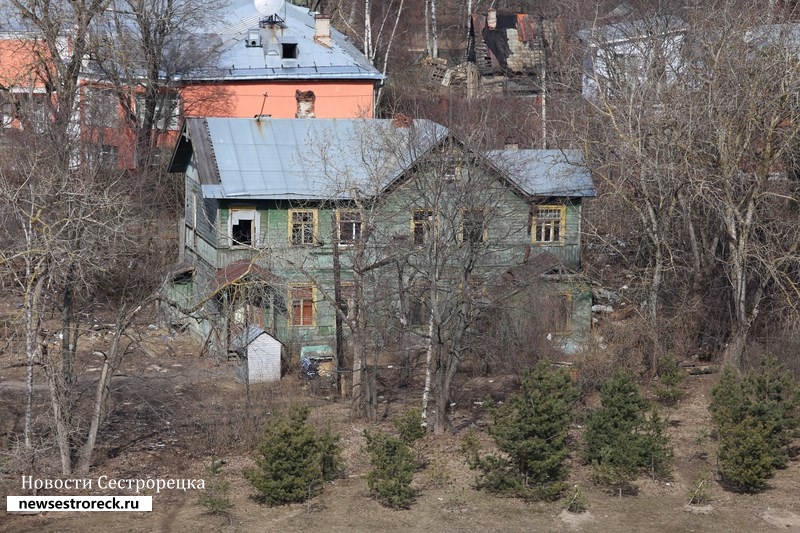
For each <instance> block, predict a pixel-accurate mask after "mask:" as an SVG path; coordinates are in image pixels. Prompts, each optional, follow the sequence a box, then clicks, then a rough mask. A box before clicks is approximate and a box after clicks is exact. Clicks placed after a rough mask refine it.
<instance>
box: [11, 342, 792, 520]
mask: <svg viewBox="0 0 800 533" xmlns="http://www.w3.org/2000/svg"><path fill="white" fill-rule="evenodd" d="M147 343H148V344H147V345H146V347H145V348H144V349H142V350H139V351H138V352H136V353H135V355H134V357H132V358H131V360H130V362H129V363H128V365H127V366H126V367H125V368H124V369H123V370H122V371H121V372H120V375H119V376H117V377H116V378H115V385H116V393H115V395H114V399H113V400H114V405H115V411H114V414H113V415H112V416H111V418H110V420H109V423H108V425H107V427H106V428H105V429H104V430H103V433H102V434H101V435H100V442H101V444H100V446H99V448H98V450H97V458H96V466H95V468H94V470H93V472H92V473H91V475H90V476H89V477H90V478H92V479H96V478H97V477H99V476H101V475H107V476H109V477H113V478H147V477H152V478H167V479H169V478H175V479H200V478H207V474H206V472H205V465H206V464H207V463H208V461H209V459H210V457H211V455H212V453H213V454H214V455H216V456H217V457H219V458H221V459H223V460H224V461H225V464H224V466H223V475H224V477H225V479H227V480H228V481H229V482H230V497H231V499H232V502H233V508H232V511H231V512H230V514H229V515H228V516H210V515H208V514H205V512H204V511H205V510H204V508H203V507H201V506H200V505H198V503H197V498H198V492H197V491H187V492H184V491H180V490H165V491H162V492H161V493H159V494H151V495H152V496H153V512H151V513H100V512H97V513H56V512H51V513H42V514H39V515H8V514H7V515H5V516H3V518H2V519H0V531H13V532H26V531H30V532H33V531H36V532H56V531H86V532H100V531H104V532H105V531H128V532H140V531H141V532H145V531H147V532H150V531H165V532H167V531H185V530H186V529H187V528H191V530H192V532H193V533H202V532H206V531H209V532H211V531H227V532H234V531H237V532H238V531H247V532H250V531H287V532H291V531H348V532H352V531H531V530H534V531H708V532H725V533H730V532H732V531H751V532H758V531H777V530H783V531H800V498H798V497H797V495H798V494H800V460H798V458H797V457H795V458H793V459H792V460H791V462H790V464H789V466H788V468H786V469H784V470H782V471H779V472H778V473H777V475H776V476H775V477H774V479H772V480H771V482H770V486H769V488H768V490H766V491H765V492H763V493H761V494H758V495H740V494H733V493H730V492H727V491H725V490H723V489H722V487H720V485H719V484H718V483H716V482H714V483H712V486H711V496H712V501H711V502H710V503H709V505H708V506H706V507H699V506H687V502H688V500H689V497H688V492H689V489H690V486H691V485H692V483H693V482H694V481H695V480H696V479H697V478H698V476H699V475H700V474H701V473H703V472H709V473H710V474H711V475H712V478H713V471H714V446H715V445H714V442H713V440H712V439H711V438H710V437H709V429H710V420H709V416H708V413H707V411H706V406H707V403H708V399H709V398H708V397H709V391H710V389H711V386H713V383H714V382H715V380H716V376H695V377H691V378H689V381H688V382H687V383H686V384H685V386H684V388H685V389H686V392H687V396H686V398H685V399H684V400H682V401H681V402H680V403H678V405H677V406H675V407H673V408H669V409H667V410H666V411H665V413H664V414H666V415H667V416H668V417H669V419H670V421H671V423H670V428H669V431H670V435H671V437H672V443H673V445H674V447H675V467H674V471H673V477H672V479H671V480H669V481H667V482H665V481H653V480H649V479H641V480H639V481H638V482H637V487H638V494H637V495H635V496H623V497H621V498H620V497H618V496H616V495H612V494H609V493H607V492H606V491H604V490H603V489H602V488H600V487H596V486H594V485H593V484H592V483H591V481H590V480H589V472H588V469H587V468H586V467H585V466H583V465H580V463H579V460H578V459H577V454H574V457H575V464H574V468H573V469H572V474H571V482H572V483H574V484H577V485H579V486H580V487H581V488H582V490H583V492H584V494H585V496H586V499H587V501H588V506H589V511H588V512H587V513H584V514H580V515H572V514H570V513H566V512H563V509H562V506H561V505H560V504H559V503H557V502H556V503H548V504H544V503H524V502H521V501H519V500H516V499H511V498H496V497H494V496H491V495H488V494H486V493H483V492H478V491H476V490H475V489H474V488H473V481H474V473H473V472H471V471H469V469H468V468H467V467H466V465H465V464H464V461H463V458H462V456H461V454H460V452H459V445H460V439H461V437H462V436H463V433H464V430H465V429H466V428H468V427H475V428H477V429H478V430H481V429H485V427H486V423H487V422H486V416H485V413H483V412H482V409H481V408H480V406H478V405H476V404H475V403H474V402H476V401H478V400H480V399H482V398H483V397H484V396H485V395H486V394H487V393H492V392H493V393H499V392H500V391H501V390H502V389H503V388H505V387H506V386H507V384H508V381H509V379H508V377H505V378H504V377H503V376H494V377H465V379H464V382H463V383H462V384H461V386H460V392H459V394H458V395H457V398H456V406H455V409H454V413H453V417H452V419H453V422H454V429H453V431H452V432H451V433H449V434H447V435H445V436H442V437H434V436H430V437H428V438H427V439H426V440H425V442H424V443H423V444H422V448H421V453H422V455H423V456H424V457H425V458H426V463H427V466H426V467H425V469H423V470H421V471H420V472H418V473H417V474H416V476H415V485H416V486H417V488H418V489H419V490H420V496H419V498H418V500H417V502H416V503H415V504H414V506H413V507H412V508H411V509H410V510H406V511H391V510H388V509H385V508H383V507H381V506H380V505H379V504H378V503H376V502H375V501H374V500H373V499H371V498H370V495H369V492H368V489H367V485H366V480H365V474H366V472H367V468H368V459H367V457H366V456H365V454H364V452H363V451H362V446H363V444H364V438H363V430H364V428H365V424H364V423H363V422H361V421H359V420H356V419H353V418H352V417H351V416H350V413H349V410H348V406H347V404H346V403H344V402H341V401H339V400H337V398H336V396H335V395H334V394H333V391H332V390H330V389H327V388H325V387H324V386H320V385H319V384H313V386H310V385H309V384H307V383H305V382H303V381H301V380H299V379H298V378H297V377H296V376H295V375H294V374H293V373H292V374H290V375H289V376H287V377H285V378H284V380H282V381H281V382H280V383H277V384H272V385H266V386H257V387H256V386H254V387H252V388H251V391H250V400H249V402H248V401H247V400H246V395H245V389H244V387H243V386H242V385H241V384H238V383H236V382H235V381H234V378H233V376H234V367H233V364H232V363H228V364H225V363H218V362H216V361H213V360H211V359H210V358H208V357H201V356H199V355H198V353H199V350H198V348H197V346H196V345H195V344H194V343H193V342H192V341H191V340H190V339H187V338H185V337H182V336H179V335H171V334H169V333H167V332H165V331H162V330H157V329H153V330H151V331H150V333H149V338H148V340H147ZM87 357H89V359H87V363H86V365H85V370H87V371H86V372H84V376H85V377H84V378H82V380H81V382H80V383H81V384H82V385H83V386H85V387H86V390H87V391H88V390H91V384H92V373H93V372H95V371H93V370H91V369H92V368H94V366H93V365H92V360H91V358H90V356H87ZM2 363H3V364H2V366H0V423H2V430H3V433H2V441H0V444H1V445H2V446H3V449H4V450H5V449H8V450H11V452H9V453H10V455H6V456H4V457H5V459H4V462H3V466H2V467H3V469H4V470H3V472H4V477H3V478H2V482H3V483H4V485H5V486H4V488H3V489H2V490H3V491H4V493H5V494H15V495H21V494H24V492H23V491H22V490H21V482H20V478H19V475H20V472H21V470H20V469H22V468H23V466H22V465H21V464H20V463H19V460H18V458H17V457H16V456H15V455H14V454H13V449H14V442H15V440H14V439H15V436H16V435H18V434H19V432H20V429H21V423H22V419H21V413H22V405H21V404H22V394H21V392H22V389H20V384H21V383H22V381H23V379H24V367H22V366H20V365H19V363H20V361H19V357H18V356H15V355H13V354H9V353H6V354H4V355H3V359H2ZM95 366H96V365H95ZM390 372H392V370H386V375H385V376H384V377H385V380H384V382H385V383H387V384H390V383H392V376H391V375H390ZM39 383H42V381H41V379H40V378H39ZM418 388H419V387H418V385H417V384H412V386H411V387H410V388H408V389H392V388H388V387H387V388H385V390H383V391H382V393H383V401H384V402H385V403H383V404H382V407H383V411H382V413H383V414H385V415H386V417H385V419H388V418H389V417H390V416H392V415H393V414H395V413H399V412H402V411H403V409H404V408H405V405H407V403H408V402H416V401H417V398H418V397H419V392H420V391H419V390H418ZM37 394H38V396H39V398H38V399H39V400H40V401H41V402H44V400H45V398H44V394H45V391H44V390H37ZM288 403H304V404H307V405H309V406H311V407H312V419H313V421H315V422H317V423H322V422H324V421H330V422H331V423H332V425H333V427H334V429H335V430H336V431H337V432H338V433H339V434H340V435H341V437H342V441H341V442H342V445H343V447H344V458H345V462H346V471H345V475H344V477H342V478H341V479H338V480H336V481H334V482H332V483H330V484H329V485H328V486H326V487H325V490H324V492H323V494H322V495H320V496H318V497H316V498H314V499H312V500H311V501H310V502H308V503H306V504H297V505H290V506H285V507H278V508H270V507H266V506H264V505H261V504H258V503H257V502H255V501H254V500H253V499H252V495H253V491H252V490H251V488H250V486H249V484H248V483H247V481H246V480H245V479H244V478H243V477H242V469H243V468H245V467H246V466H248V465H250V464H252V459H251V456H250V453H249V450H252V449H253V447H254V445H255V441H256V439H257V436H258V428H259V427H260V426H261V424H263V423H264V422H265V421H266V420H267V419H268V418H269V416H270V413H271V412H272V411H273V410H274V409H280V408H283V407H285V406H286V405H287V404H288ZM42 405H43V404H42ZM38 424H39V427H40V428H42V431H44V428H46V417H44V416H43V417H42V418H41V419H40V420H39V421H38ZM382 424H388V423H387V422H386V421H384V422H382ZM580 432H581V428H580V424H576V426H575V428H574V430H573V439H574V442H575V443H576V444H577V443H578V442H579V438H580ZM43 436H46V435H43ZM51 455H52V454H48V452H47V450H44V451H43V454H42V459H40V460H41V464H40V465H39V468H40V470H41V471H42V472H43V473H42V474H40V475H39V477H42V478H44V477H57V476H58V474H57V469H56V466H55V464H54V463H53V462H52V457H51ZM106 492H107V493H115V494H124V493H126V492H127V491H119V490H116V491H106ZM77 493H78V492H77V491H66V492H61V493H59V492H55V491H51V492H49V494H53V495H58V494H61V495H70V494H77ZM95 493H100V492H95Z"/></svg>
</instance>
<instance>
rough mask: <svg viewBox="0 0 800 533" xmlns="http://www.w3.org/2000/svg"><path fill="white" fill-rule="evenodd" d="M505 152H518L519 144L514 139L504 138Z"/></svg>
mask: <svg viewBox="0 0 800 533" xmlns="http://www.w3.org/2000/svg"><path fill="white" fill-rule="evenodd" d="M505 145H506V150H519V143H518V142H517V140H516V139H515V138H514V137H511V136H508V137H506V143H505Z"/></svg>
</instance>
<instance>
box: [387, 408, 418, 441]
mask: <svg viewBox="0 0 800 533" xmlns="http://www.w3.org/2000/svg"><path fill="white" fill-rule="evenodd" d="M392 423H393V424H394V427H396V428H397V431H398V432H399V433H400V440H402V441H403V442H404V443H406V444H408V445H409V446H410V445H411V444H412V443H413V442H414V441H416V440H419V439H421V438H422V437H424V436H425V432H426V431H425V426H423V425H422V410H421V409H416V408H415V409H409V410H408V411H406V412H405V413H404V414H402V415H400V416H397V417H395V418H394V420H392Z"/></svg>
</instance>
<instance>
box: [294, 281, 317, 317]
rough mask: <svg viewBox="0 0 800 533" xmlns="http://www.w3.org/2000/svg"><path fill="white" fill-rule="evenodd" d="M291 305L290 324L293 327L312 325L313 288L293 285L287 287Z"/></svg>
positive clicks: (311, 286)
mask: <svg viewBox="0 0 800 533" xmlns="http://www.w3.org/2000/svg"><path fill="white" fill-rule="evenodd" d="M289 302H290V303H291V317H290V324H291V325H292V326H294V327H308V326H313V325H314V286H313V285H293V286H291V287H289Z"/></svg>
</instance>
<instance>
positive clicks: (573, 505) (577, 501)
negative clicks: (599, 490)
mask: <svg viewBox="0 0 800 533" xmlns="http://www.w3.org/2000/svg"><path fill="white" fill-rule="evenodd" d="M563 504H564V509H566V510H567V512H570V513H583V512H584V511H586V509H588V508H589V504H588V503H587V501H586V497H585V496H584V495H583V492H582V491H581V488H580V487H579V486H578V485H575V486H574V487H572V490H571V491H569V493H568V494H567V496H566V497H565V498H564V500H563Z"/></svg>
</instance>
